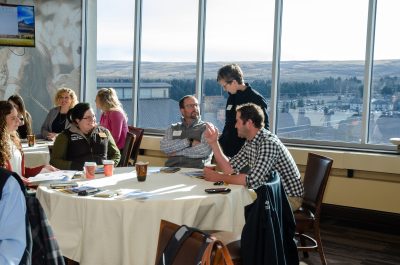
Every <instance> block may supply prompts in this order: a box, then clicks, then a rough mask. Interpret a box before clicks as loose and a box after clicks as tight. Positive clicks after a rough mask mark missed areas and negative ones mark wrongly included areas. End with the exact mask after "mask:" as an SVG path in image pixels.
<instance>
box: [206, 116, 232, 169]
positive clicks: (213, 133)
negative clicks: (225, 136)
mask: <svg viewBox="0 0 400 265" xmlns="http://www.w3.org/2000/svg"><path fill="white" fill-rule="evenodd" d="M206 126H207V128H206V131H205V132H204V137H205V138H206V140H207V142H208V144H209V145H210V146H211V149H212V151H213V152H214V158H215V161H216V162H217V164H218V166H219V168H220V169H221V170H222V171H223V172H224V173H225V174H227V175H229V174H232V173H234V171H233V168H232V166H231V164H230V163H229V160H228V158H227V157H226V156H225V155H224V153H223V152H222V149H221V146H220V145H219V143H218V128H217V127H215V126H214V125H213V124H211V123H208V122H207V123H206Z"/></svg>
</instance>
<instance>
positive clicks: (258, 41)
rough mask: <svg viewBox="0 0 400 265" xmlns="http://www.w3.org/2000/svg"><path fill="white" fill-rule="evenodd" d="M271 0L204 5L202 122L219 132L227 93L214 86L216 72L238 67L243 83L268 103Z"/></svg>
mask: <svg viewBox="0 0 400 265" xmlns="http://www.w3.org/2000/svg"><path fill="white" fill-rule="evenodd" d="M274 6H275V1H273V0H268V1H265V0H248V1H246V2H243V1H239V0H233V1H232V0H213V1H208V2H207V13H206V33H205V64H204V82H203V87H204V89H203V98H202V100H203V119H204V120H207V121H210V122H212V123H214V124H216V125H217V126H218V127H219V129H220V130H221V129H222V128H223V125H224V121H225V104H226V98H227V93H226V92H224V91H223V90H222V88H221V87H220V86H219V85H218V83H217V81H216V80H217V71H218V69H219V68H220V67H222V66H224V65H225V64H228V63H238V64H239V65H240V66H241V68H242V70H243V73H244V80H245V82H248V83H250V85H251V86H252V87H253V88H254V89H255V90H257V91H258V92H260V93H261V94H262V95H263V96H264V97H265V98H266V99H267V100H268V101H269V98H270V97H271V61H272V52H273V35H274Z"/></svg>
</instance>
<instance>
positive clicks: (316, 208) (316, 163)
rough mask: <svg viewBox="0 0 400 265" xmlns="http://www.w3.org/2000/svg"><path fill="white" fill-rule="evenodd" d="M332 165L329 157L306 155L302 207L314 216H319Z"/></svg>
mask: <svg viewBox="0 0 400 265" xmlns="http://www.w3.org/2000/svg"><path fill="white" fill-rule="evenodd" d="M332 164H333V160H332V159H331V158H329V157H325V156H321V155H317V154H313V153H308V159H307V166H306V171H305V173H304V197H303V204H302V207H303V208H306V209H308V210H310V211H312V212H313V213H314V214H318V215H319V212H320V209H321V204H322V199H323V197H324V192H325V188H326V183H327V182H328V177H329V174H330V172H331V168H332Z"/></svg>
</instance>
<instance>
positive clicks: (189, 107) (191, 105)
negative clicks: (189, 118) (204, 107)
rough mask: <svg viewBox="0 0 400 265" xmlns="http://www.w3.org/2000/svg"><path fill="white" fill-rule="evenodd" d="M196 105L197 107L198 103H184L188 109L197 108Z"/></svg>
mask: <svg viewBox="0 0 400 265" xmlns="http://www.w3.org/2000/svg"><path fill="white" fill-rule="evenodd" d="M198 107H199V104H197V103H195V104H186V105H185V108H188V109H193V108H198Z"/></svg>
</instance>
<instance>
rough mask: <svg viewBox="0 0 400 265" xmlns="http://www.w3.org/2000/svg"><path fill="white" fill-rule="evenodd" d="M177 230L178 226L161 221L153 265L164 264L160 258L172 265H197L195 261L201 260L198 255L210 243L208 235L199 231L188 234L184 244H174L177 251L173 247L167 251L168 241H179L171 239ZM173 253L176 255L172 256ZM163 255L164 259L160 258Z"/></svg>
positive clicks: (216, 261) (216, 262)
mask: <svg viewBox="0 0 400 265" xmlns="http://www.w3.org/2000/svg"><path fill="white" fill-rule="evenodd" d="M179 228H181V226H180V225H177V224H174V223H171V222H168V221H165V220H161V223H160V232H159V236H158V245H157V255H156V260H155V265H159V264H164V263H163V262H162V261H160V259H161V258H163V260H164V261H165V262H166V264H174V265H181V264H182V265H183V264H185V265H186V264H197V263H196V262H197V259H198V258H200V259H201V256H199V255H202V251H204V250H205V243H206V242H210V241H209V240H208V238H209V235H207V234H204V233H203V232H201V231H200V230H198V231H195V232H193V233H192V234H190V236H189V237H188V238H187V239H186V240H185V241H184V242H181V245H179V244H178V243H176V244H177V245H176V246H175V247H178V249H175V247H172V248H170V249H169V250H167V249H166V247H167V245H168V243H169V242H170V240H174V239H175V240H177V241H178V240H179V239H177V238H175V237H174V238H173V236H174V235H175V232H176V231H177V230H178V229H179ZM182 237H183V236H182ZM175 251H176V255H174V254H172V253H174V252H175ZM163 253H165V255H166V256H165V257H162V255H163ZM167 254H169V255H167ZM171 258H172V259H173V260H172V261H171V260H170V259H171ZM218 261H219V260H216V259H214V262H213V264H219V263H218Z"/></svg>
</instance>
